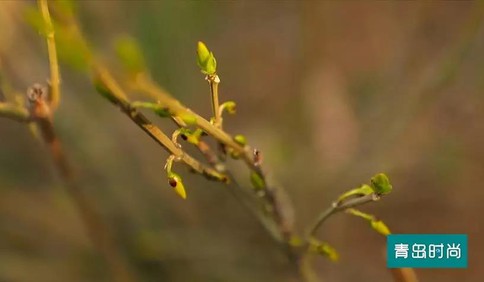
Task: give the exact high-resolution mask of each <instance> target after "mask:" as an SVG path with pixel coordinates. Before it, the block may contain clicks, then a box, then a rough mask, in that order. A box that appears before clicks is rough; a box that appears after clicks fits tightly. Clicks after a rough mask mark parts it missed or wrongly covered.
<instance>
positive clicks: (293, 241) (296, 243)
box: [289, 235, 304, 247]
mask: <svg viewBox="0 0 484 282" xmlns="http://www.w3.org/2000/svg"><path fill="white" fill-rule="evenodd" d="M303 243H304V242H303V240H302V239H301V238H300V237H299V236H296V235H293V236H291V238H289V245H291V246H293V247H300V246H302V245H303Z"/></svg>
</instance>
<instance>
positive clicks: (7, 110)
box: [0, 102, 30, 122]
mask: <svg viewBox="0 0 484 282" xmlns="http://www.w3.org/2000/svg"><path fill="white" fill-rule="evenodd" d="M29 116H30V115H29V111H28V110H27V109H26V108H24V107H21V106H17V105H14V104H11V103H2V102H0V117H4V118H9V119H13V120H16V121H20V122H29V121H30V119H29Z"/></svg>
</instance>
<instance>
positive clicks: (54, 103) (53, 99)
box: [38, 0, 60, 111]
mask: <svg viewBox="0 0 484 282" xmlns="http://www.w3.org/2000/svg"><path fill="white" fill-rule="evenodd" d="M38 5H39V9H40V11H41V13H42V17H43V19H44V22H45V25H46V29H47V30H46V41H47V51H48V53H49V66H50V81H49V83H50V87H51V89H50V93H49V94H50V96H49V100H50V107H51V109H52V110H54V111H55V110H56V109H57V107H58V106H59V103H60V73H59V62H58V60H57V50H56V44H55V37H54V26H53V24H52V19H51V17H50V12H49V6H48V4H47V0H39V1H38Z"/></svg>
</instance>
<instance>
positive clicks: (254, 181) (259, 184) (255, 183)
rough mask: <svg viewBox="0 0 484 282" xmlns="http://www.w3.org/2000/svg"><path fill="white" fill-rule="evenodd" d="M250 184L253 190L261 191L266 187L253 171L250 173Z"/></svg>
mask: <svg viewBox="0 0 484 282" xmlns="http://www.w3.org/2000/svg"><path fill="white" fill-rule="evenodd" d="M250 183H252V186H253V187H254V189H255V190H262V189H264V188H265V187H266V183H265V181H264V179H262V177H261V176H260V175H259V174H258V173H257V172H255V171H252V172H251V173H250Z"/></svg>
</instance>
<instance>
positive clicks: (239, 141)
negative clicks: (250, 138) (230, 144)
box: [234, 134, 247, 146]
mask: <svg viewBox="0 0 484 282" xmlns="http://www.w3.org/2000/svg"><path fill="white" fill-rule="evenodd" d="M234 141H235V142H236V143H237V144H239V145H240V146H245V145H247V138H245V136H244V135H241V134H237V135H235V136H234Z"/></svg>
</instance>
